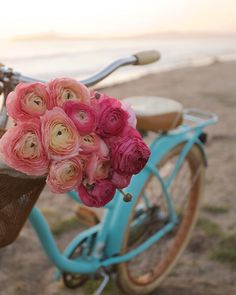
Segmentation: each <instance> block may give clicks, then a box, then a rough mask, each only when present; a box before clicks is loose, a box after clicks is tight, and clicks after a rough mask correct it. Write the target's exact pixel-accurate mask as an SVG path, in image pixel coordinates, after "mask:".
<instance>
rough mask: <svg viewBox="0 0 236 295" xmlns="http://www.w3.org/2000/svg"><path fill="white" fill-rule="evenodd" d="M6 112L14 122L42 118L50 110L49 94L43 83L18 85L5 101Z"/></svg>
mask: <svg viewBox="0 0 236 295" xmlns="http://www.w3.org/2000/svg"><path fill="white" fill-rule="evenodd" d="M6 107H7V112H8V114H9V116H11V117H12V118H13V119H15V120H16V121H28V120H30V119H33V118H35V117H40V116H42V115H43V114H44V113H45V112H46V110H47V109H50V108H51V104H50V99H49V94H48V92H47V90H46V86H45V84H43V83H39V82H36V83H20V84H18V85H17V86H16V88H15V90H14V91H12V92H11V93H10V94H9V95H8V97H7V101H6Z"/></svg>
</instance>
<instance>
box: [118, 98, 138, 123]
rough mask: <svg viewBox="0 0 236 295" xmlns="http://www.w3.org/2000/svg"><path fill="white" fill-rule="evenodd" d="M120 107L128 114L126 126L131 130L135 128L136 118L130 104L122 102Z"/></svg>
mask: <svg viewBox="0 0 236 295" xmlns="http://www.w3.org/2000/svg"><path fill="white" fill-rule="evenodd" d="M121 107H122V109H123V110H124V111H126V112H127V113H128V114H129V119H128V125H129V126H131V127H133V128H136V125H137V118H136V115H135V112H134V110H133V109H132V106H131V104H130V103H128V102H125V101H122V102H121Z"/></svg>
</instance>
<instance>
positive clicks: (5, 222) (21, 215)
mask: <svg viewBox="0 0 236 295" xmlns="http://www.w3.org/2000/svg"><path fill="white" fill-rule="evenodd" d="M3 133H4V130H1V129H0V138H1V136H2V135H3ZM44 185H45V178H37V179H36V178H34V179H32V178H30V177H27V176H25V175H24V177H20V176H16V174H14V173H12V175H11V173H6V169H1V168H0V247H4V246H7V245H9V244H10V243H12V242H13V241H14V240H15V239H16V238H17V236H18V235H19V233H20V231H21V229H22V227H23V225H24V223H25V222H26V220H27V217H28V216H29V214H30V212H31V210H32V208H33V206H34V204H35V203H36V201H37V199H38V197H39V195H40V193H41V191H42V190H43V188H44Z"/></svg>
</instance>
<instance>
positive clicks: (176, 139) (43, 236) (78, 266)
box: [29, 109, 217, 274]
mask: <svg viewBox="0 0 236 295" xmlns="http://www.w3.org/2000/svg"><path fill="white" fill-rule="evenodd" d="M184 118H185V119H187V120H190V121H191V122H194V123H195V125H194V126H189V125H182V126H180V127H179V128H177V129H176V130H174V131H171V132H169V133H167V134H165V135H161V136H158V137H157V138H156V139H155V140H154V142H153V143H152V145H151V156H150V159H149V161H148V163H147V165H146V167H145V169H144V170H143V171H142V172H141V173H140V174H138V175H135V176H134V177H133V178H132V181H131V184H130V185H129V187H127V188H126V189H125V191H127V192H131V193H132V195H133V199H132V201H131V202H130V203H124V202H123V200H122V198H121V196H120V193H119V192H117V193H116V195H115V197H114V199H113V201H112V202H110V203H109V204H108V205H107V206H106V213H105V216H104V217H103V219H102V221H101V223H100V224H98V225H96V226H94V227H92V228H90V229H88V230H86V231H84V232H82V233H80V234H78V235H77V236H76V237H75V238H74V240H72V242H71V243H70V244H69V245H68V246H67V248H66V249H65V251H64V253H60V251H59V250H58V248H57V246H56V243H55V241H54V238H53V236H52V233H51V231H50V228H49V226H48V224H47V223H46V221H45V219H44V217H43V216H42V214H41V213H40V211H39V210H38V209H37V208H34V209H33V210H32V212H31V214H30V217H29V219H30V222H31V224H32V226H33V227H34V229H35V231H36V233H37V235H38V237H39V240H40V242H41V244H42V247H43V249H44V251H45V253H46V254H47V256H48V258H49V259H50V260H51V261H52V262H53V263H54V264H55V265H56V266H57V268H58V269H59V270H60V271H66V272H69V273H84V274H85V273H95V272H96V271H98V270H99V269H101V268H103V267H109V266H111V265H114V264H117V263H122V262H125V261H128V260H130V259H132V258H133V257H135V256H136V255H138V254H140V253H141V252H143V251H144V250H146V249H147V248H148V247H150V246H151V245H152V244H153V243H156V242H158V240H160V239H161V237H163V236H164V235H165V234H166V233H168V232H169V231H171V230H172V229H173V227H174V226H175V225H176V223H177V221H178V220H177V215H176V213H175V211H174V207H173V204H172V198H171V195H170V193H169V187H170V185H171V184H172V182H173V180H174V179H175V176H176V174H177V172H178V170H179V169H180V167H181V165H182V163H183V161H184V159H185V157H186V155H187V154H188V152H189V150H190V149H191V147H192V145H193V144H197V145H198V146H199V148H200V150H201V151H202V153H203V154H204V150H203V147H202V143H201V141H200V140H199V135H200V134H201V133H202V129H203V128H204V127H206V126H208V125H210V124H213V123H215V122H216V121H217V117H216V116H215V115H214V114H211V113H206V112H202V111H199V110H196V109H188V110H185V112H184ZM180 143H184V148H183V149H182V151H181V153H180V156H179V158H178V160H177V162H176V164H175V166H174V168H173V171H172V173H171V175H170V177H169V178H168V179H167V180H166V181H164V180H163V179H162V177H161V175H160V173H159V171H158V169H157V165H158V163H160V161H161V159H163V158H164V157H165V156H166V155H167V154H168V153H169V152H170V151H171V150H172V149H173V148H174V147H175V146H177V145H179V144H180ZM151 174H154V175H155V176H156V177H157V179H158V180H159V181H160V184H161V186H162V189H163V193H164V198H165V201H166V203H167V208H168V213H169V217H170V221H169V222H168V223H167V224H166V225H165V226H164V227H163V228H162V229H161V230H159V231H157V232H156V233H155V234H154V235H153V236H151V237H150V238H149V239H147V240H146V241H145V242H143V243H142V244H141V245H139V246H138V247H137V248H136V249H133V250H132V251H130V252H128V253H126V254H125V255H119V253H120V252H121V247H122V241H123V238H124V234H125V230H126V227H127V224H128V222H129V217H130V213H131V210H132V208H133V206H134V205H135V203H136V201H137V198H138V196H139V194H140V192H141V190H142V187H143V184H144V183H145V182H146V181H147V180H148V178H149V176H150V175H151ZM69 195H70V197H71V198H72V199H73V200H74V201H76V202H79V199H78V197H77V195H76V193H75V192H70V193H69ZM121 217H122V218H121ZM94 235H96V240H95V244H94V247H93V252H92V254H91V255H90V256H89V257H87V256H85V257H83V256H82V257H78V258H76V259H75V260H71V259H69V257H70V255H71V253H72V252H73V251H74V249H75V248H76V247H77V245H78V244H80V243H81V242H82V241H84V240H87V241H89V240H90V239H91V238H92V236H94Z"/></svg>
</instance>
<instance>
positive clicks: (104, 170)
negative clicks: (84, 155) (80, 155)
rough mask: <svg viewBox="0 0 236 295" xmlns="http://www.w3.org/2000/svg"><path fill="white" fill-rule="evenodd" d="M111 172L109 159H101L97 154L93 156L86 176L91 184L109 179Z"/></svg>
mask: <svg viewBox="0 0 236 295" xmlns="http://www.w3.org/2000/svg"><path fill="white" fill-rule="evenodd" d="M109 171H110V161H109V159H107V158H100V157H99V156H98V155H96V154H92V156H91V158H90V160H89V162H88V164H87V167H86V176H87V178H88V182H89V183H90V184H92V183H95V182H96V181H97V180H101V179H105V178H107V177H108V175H109Z"/></svg>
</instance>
